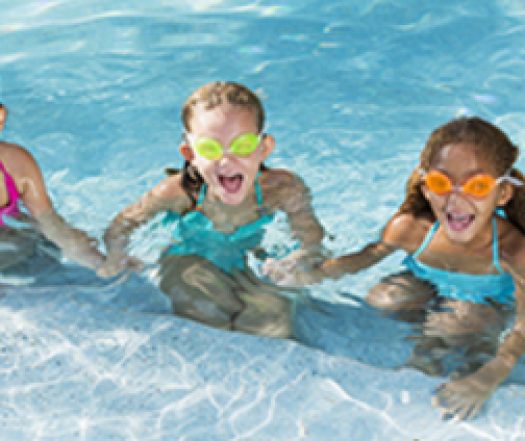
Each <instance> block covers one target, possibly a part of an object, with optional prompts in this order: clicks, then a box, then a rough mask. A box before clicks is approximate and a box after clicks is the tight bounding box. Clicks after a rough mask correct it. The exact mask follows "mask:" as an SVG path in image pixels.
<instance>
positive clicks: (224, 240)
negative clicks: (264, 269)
mask: <svg viewBox="0 0 525 441" xmlns="http://www.w3.org/2000/svg"><path fill="white" fill-rule="evenodd" d="M206 190H207V185H206V184H202V186H201V189H200V192H199V197H198V200H197V207H196V210H194V211H191V212H189V213H187V214H185V215H183V216H180V215H179V214H178V213H175V212H173V211H169V212H168V215H167V218H166V220H168V221H173V220H178V222H177V225H176V227H175V230H174V231H173V240H174V242H175V243H173V244H172V245H170V246H169V247H168V249H167V250H166V251H165V252H164V256H168V255H171V254H176V255H181V256H183V255H197V256H201V257H204V258H205V259H208V260H209V261H210V262H212V263H214V264H215V265H216V266H218V267H219V268H221V269H222V270H224V271H226V272H231V271H232V270H234V269H239V270H242V269H244V268H245V259H246V253H247V251H249V250H251V249H253V248H255V247H257V246H258V245H259V244H260V242H261V240H262V238H263V235H264V228H263V227H264V226H265V225H266V224H268V223H269V222H271V221H272V220H273V218H274V215H273V214H264V209H263V206H262V205H263V196H262V191H261V186H260V184H259V179H258V176H257V178H256V179H255V195H256V198H257V206H258V210H259V211H260V212H261V213H263V214H262V215H261V217H259V218H258V219H256V220H255V221H253V222H250V223H248V224H245V225H241V226H239V227H238V228H237V229H236V230H235V231H233V232H231V233H224V232H222V231H217V230H216V229H215V228H214V226H213V222H212V221H211V220H210V219H209V218H207V217H206V216H205V215H204V214H203V213H202V211H200V208H201V206H202V203H203V202H204V198H205V196H206Z"/></svg>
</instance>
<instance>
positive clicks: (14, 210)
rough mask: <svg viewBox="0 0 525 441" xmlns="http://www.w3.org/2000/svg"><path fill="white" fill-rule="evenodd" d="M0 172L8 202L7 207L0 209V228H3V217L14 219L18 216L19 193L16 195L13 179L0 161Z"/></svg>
mask: <svg viewBox="0 0 525 441" xmlns="http://www.w3.org/2000/svg"><path fill="white" fill-rule="evenodd" d="M0 170H1V171H2V173H3V174H4V181H5V188H6V190H7V197H8V200H9V202H8V203H7V205H5V206H4V207H0V226H3V225H4V216H13V217H16V216H18V215H19V214H20V210H19V209H18V203H17V202H18V199H20V193H18V190H17V188H16V184H15V181H14V179H13V177H12V176H11V175H10V174H9V173H8V172H7V170H6V169H5V167H4V164H3V163H2V161H0Z"/></svg>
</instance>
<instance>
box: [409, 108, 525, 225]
mask: <svg viewBox="0 0 525 441" xmlns="http://www.w3.org/2000/svg"><path fill="white" fill-rule="evenodd" d="M459 143H468V144H471V145H474V146H475V149H476V153H478V154H480V155H483V156H484V157H485V158H487V159H488V160H490V161H491V163H492V164H493V165H494V170H495V172H496V173H497V175H498V176H502V175H503V174H504V173H506V172H508V171H510V176H512V177H514V178H517V179H519V180H520V181H521V182H525V178H524V176H523V174H522V173H521V172H520V171H519V170H517V169H516V168H513V167H512V166H513V164H514V162H515V161H516V160H517V159H518V156H519V148H518V147H517V146H515V145H514V144H512V142H511V141H510V140H509V138H508V137H507V135H506V134H505V133H504V132H503V131H502V130H500V129H499V128H498V127H496V126H495V125H493V124H491V123H489V122H487V121H484V120H483V119H481V118H478V117H462V118H458V119H454V120H452V121H450V122H448V123H446V124H444V125H442V126H440V127H438V128H437V129H436V130H434V131H433V132H432V134H431V135H430V137H429V138H428V141H427V143H426V145H425V148H424V149H423V151H422V152H421V155H420V162H419V165H418V167H417V168H416V169H415V170H414V171H413V172H412V174H411V176H410V178H409V179H408V181H407V185H406V196H405V200H404V201H403V203H402V204H401V206H400V208H399V213H410V214H413V215H414V216H417V217H419V216H427V217H431V218H435V216H434V214H433V213H432V209H431V208H430V204H429V203H428V201H427V200H426V199H425V197H424V196H423V192H422V190H421V184H422V183H421V176H420V170H429V168H430V165H431V164H432V162H433V161H434V159H435V158H436V156H437V155H438V153H439V152H440V151H441V149H443V148H444V147H446V146H448V145H450V144H459ZM502 208H503V209H504V210H505V213H506V215H507V218H508V219H509V221H510V222H512V223H513V224H514V225H515V226H516V227H517V228H518V229H519V230H521V232H523V233H525V186H521V187H514V193H513V196H512V198H511V199H510V200H509V202H507V204H506V205H505V206H504V207H502Z"/></svg>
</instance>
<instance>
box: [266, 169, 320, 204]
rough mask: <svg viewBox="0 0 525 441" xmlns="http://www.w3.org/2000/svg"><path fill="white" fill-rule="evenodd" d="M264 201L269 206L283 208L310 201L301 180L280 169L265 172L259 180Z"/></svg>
mask: <svg viewBox="0 0 525 441" xmlns="http://www.w3.org/2000/svg"><path fill="white" fill-rule="evenodd" d="M259 180H260V183H261V188H262V192H263V196H264V200H265V201H266V203H267V204H268V205H270V206H274V207H276V208H282V207H283V206H285V205H287V204H289V203H292V202H294V201H295V202H298V201H301V200H305V199H307V200H309V199H310V191H309V189H308V187H306V185H305V183H304V182H303V180H302V179H301V178H300V177H299V176H297V175H296V174H295V173H293V172H291V171H289V170H286V169H282V168H272V169H267V170H265V171H264V172H263V173H262V174H261V177H260V178H259Z"/></svg>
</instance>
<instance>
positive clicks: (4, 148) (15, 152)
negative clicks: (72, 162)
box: [0, 103, 105, 270]
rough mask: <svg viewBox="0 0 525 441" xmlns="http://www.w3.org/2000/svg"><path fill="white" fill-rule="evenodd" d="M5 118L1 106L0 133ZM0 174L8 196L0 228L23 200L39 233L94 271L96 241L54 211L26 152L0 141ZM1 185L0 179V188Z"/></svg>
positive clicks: (98, 256)
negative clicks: (0, 173) (2, 176)
mask: <svg viewBox="0 0 525 441" xmlns="http://www.w3.org/2000/svg"><path fill="white" fill-rule="evenodd" d="M6 119H7V109H6V107H5V106H4V105H2V104H1V103H0V132H1V131H2V130H3V129H4V127H5V122H6ZM7 169H9V170H10V171H11V172H8V171H7ZM0 171H1V172H2V174H3V175H4V184H5V189H6V193H7V203H6V205H4V206H3V207H0V226H3V227H5V226H6V218H7V217H18V216H20V215H21V214H22V213H21V211H20V209H19V201H22V202H23V204H24V206H25V208H27V211H28V212H29V214H30V215H31V217H32V219H33V220H34V221H35V224H36V227H37V229H38V230H39V232H41V233H42V234H43V235H44V236H45V237H46V238H47V239H49V240H50V241H51V242H53V243H54V244H55V245H57V246H58V247H59V248H60V249H61V250H62V253H63V254H64V255H65V256H66V257H69V258H71V259H72V260H74V261H76V262H77V263H79V264H81V265H83V266H86V267H87V268H90V269H93V270H96V269H97V268H99V267H100V266H101V265H102V264H103V263H104V259H105V258H104V256H103V255H102V254H101V253H100V252H99V251H98V249H97V246H96V245H97V242H96V240H94V239H91V238H90V237H89V236H87V234H86V233H84V232H83V231H81V230H78V229H76V228H73V227H71V226H70V225H69V224H68V223H67V222H66V221H65V220H64V219H63V218H62V217H60V215H58V213H57V212H56V211H55V209H54V207H53V204H52V203H51V200H50V198H49V195H48V194H47V190H46V188H45V184H44V179H43V177H42V173H41V171H40V168H39V167H38V164H37V163H36V161H35V159H34V158H33V156H32V155H31V154H30V153H29V152H28V151H27V150H26V149H24V148H23V147H21V146H19V145H16V144H13V143H10V142H7V141H3V140H0ZM16 182H18V187H17V185H16ZM1 185H2V184H1V180H0V188H1ZM15 230H16V229H13V231H15ZM8 237H10V236H9V234H8V235H3V237H2V240H8ZM5 257H6V256H4V258H5ZM4 260H5V259H4Z"/></svg>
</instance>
